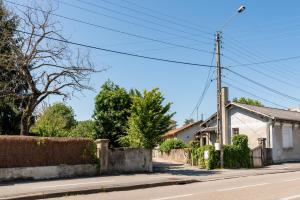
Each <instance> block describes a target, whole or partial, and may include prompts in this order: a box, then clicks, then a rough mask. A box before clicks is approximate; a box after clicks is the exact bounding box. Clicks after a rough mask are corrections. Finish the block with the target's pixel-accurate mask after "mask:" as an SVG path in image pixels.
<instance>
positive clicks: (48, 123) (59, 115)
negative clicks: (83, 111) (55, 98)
mask: <svg viewBox="0 0 300 200" xmlns="http://www.w3.org/2000/svg"><path fill="white" fill-rule="evenodd" d="M75 125H76V121H75V119H74V112H73V109H72V108H71V107H68V106H66V105H65V104H63V103H55V104H53V105H52V106H49V107H47V108H46V109H45V110H44V111H43V112H42V113H41V115H40V116H39V117H38V119H37V121H36V123H35V124H34V126H33V127H32V130H31V131H32V132H33V133H34V134H36V135H40V136H46V137H66V136H69V134H70V132H71V130H72V128H73V127H74V126H75Z"/></svg>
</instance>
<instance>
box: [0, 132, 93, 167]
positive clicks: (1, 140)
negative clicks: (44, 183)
mask: <svg viewBox="0 0 300 200" xmlns="http://www.w3.org/2000/svg"><path fill="white" fill-rule="evenodd" d="M95 153H96V146H95V144H94V142H93V141H92V140H89V139H83V138H47V137H30V136H0V168H11V167H36V166H55V165H62V164H66V165H77V164H93V163H95V162H96V159H95V156H96V154H95Z"/></svg>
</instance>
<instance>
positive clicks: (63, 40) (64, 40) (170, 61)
mask: <svg viewBox="0 0 300 200" xmlns="http://www.w3.org/2000/svg"><path fill="white" fill-rule="evenodd" d="M13 30H15V31H17V32H19V33H23V34H27V35H33V36H37V37H42V36H41V35H40V34H35V33H29V32H27V31H22V30H18V29H13ZM43 37H44V38H46V39H49V40H53V41H58V42H63V43H67V44H71V45H75V46H80V47H85V48H89V49H95V50H100V51H106V52H110V53H115V54H121V55H126V56H132V57H138V58H144V59H148V60H156V61H162V62H169V63H175V64H182V65H190V66H197V67H207V68H215V66H212V65H205V64H198V63H191V62H184V61H177V60H169V59H164V58H155V57H150V56H143V55H138V54H133V53H128V52H123V51H116V50H111V49H106V48H101V47H96V46H91V45H88V44H83V43H78V42H73V41H70V40H66V39H58V38H53V37H48V36H43Z"/></svg>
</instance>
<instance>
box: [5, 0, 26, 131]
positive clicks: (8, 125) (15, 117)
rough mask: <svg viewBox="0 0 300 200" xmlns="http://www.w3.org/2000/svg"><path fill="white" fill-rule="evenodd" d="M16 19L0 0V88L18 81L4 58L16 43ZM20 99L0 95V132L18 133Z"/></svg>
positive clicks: (9, 63) (10, 62)
mask: <svg viewBox="0 0 300 200" xmlns="http://www.w3.org/2000/svg"><path fill="white" fill-rule="evenodd" d="M17 24H18V21H17V18H16V16H14V15H13V14H11V13H9V11H8V10H7V9H6V8H5V7H4V5H3V1H0V30H1V31H0V90H3V88H6V87H8V85H9V82H12V80H13V81H15V82H19V81H20V78H17V77H18V76H17V74H16V73H15V72H14V71H12V70H11V65H13V63H12V61H11V60H7V59H4V58H7V57H10V54H11V51H12V48H11V47H12V44H13V43H16V41H17V40H15V38H14V37H15V31H13V29H14V28H15V27H16V26H17ZM16 92H21V87H20V88H16ZM19 106H20V101H18V100H15V99H12V98H9V97H5V96H4V97H1V95H0V134H18V133H19V132H20V120H21V115H20V110H19Z"/></svg>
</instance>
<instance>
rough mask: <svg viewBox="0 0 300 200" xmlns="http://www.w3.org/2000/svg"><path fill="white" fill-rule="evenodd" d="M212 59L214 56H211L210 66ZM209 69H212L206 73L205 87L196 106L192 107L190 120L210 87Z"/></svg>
mask: <svg viewBox="0 0 300 200" xmlns="http://www.w3.org/2000/svg"><path fill="white" fill-rule="evenodd" d="M214 58H215V54H213V56H212V59H211V62H210V65H212V63H213V61H214ZM211 69H212V68H210V69H209V71H208V74H207V77H206V81H205V86H204V88H203V91H202V93H201V96H200V97H199V100H198V101H197V104H196V106H195V107H194V109H193V111H192V112H191V114H190V116H189V118H191V117H192V115H193V114H194V112H195V111H196V110H197V109H198V108H199V106H200V105H201V103H202V101H203V99H204V96H205V94H206V92H207V90H208V88H209V87H210V85H211V82H212V80H211V74H210V73H211Z"/></svg>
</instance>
